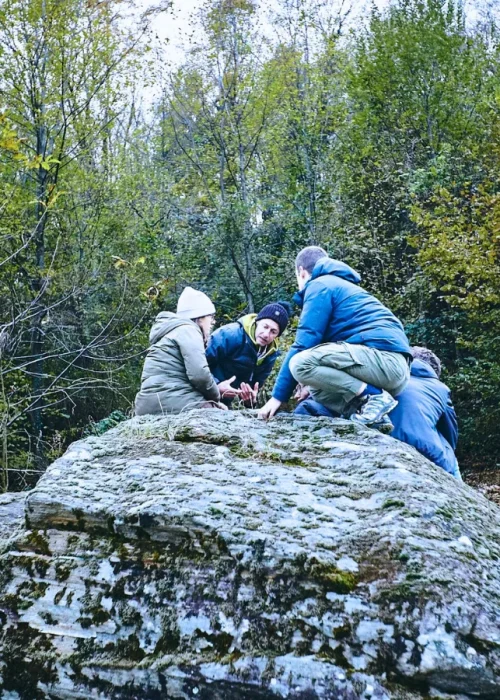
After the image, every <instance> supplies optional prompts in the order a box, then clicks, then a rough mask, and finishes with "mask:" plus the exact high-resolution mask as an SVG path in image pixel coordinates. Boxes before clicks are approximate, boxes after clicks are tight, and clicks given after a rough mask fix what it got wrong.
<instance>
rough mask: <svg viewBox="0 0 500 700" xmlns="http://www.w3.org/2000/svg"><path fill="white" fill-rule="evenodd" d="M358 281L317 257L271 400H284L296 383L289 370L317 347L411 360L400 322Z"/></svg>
mask: <svg viewBox="0 0 500 700" xmlns="http://www.w3.org/2000/svg"><path fill="white" fill-rule="evenodd" d="M360 281H361V277H360V276H359V275H358V273H357V272H356V271H355V270H353V269H352V268H351V267H349V265H346V264H345V263H343V262H340V261H339V260H332V259H331V258H326V257H325V258H320V260H318V262H317V263H316V265H315V267H314V270H313V272H312V277H311V279H310V280H309V281H308V282H307V284H306V285H305V287H304V289H303V290H302V291H301V292H299V293H298V294H296V295H295V297H294V301H296V302H297V304H299V305H300V306H302V314H301V316H300V321H299V326H298V328H297V335H296V338H295V342H294V344H293V345H292V347H291V348H290V350H289V352H288V354H287V356H286V358H285V361H284V362H283V366H282V368H281V370H280V373H279V375H278V378H277V380H276V384H275V385H274V390H273V396H274V398H276V399H278V400H279V401H288V399H289V398H290V396H291V395H292V393H293V390H294V387H295V385H296V382H295V380H294V378H293V377H292V375H291V373H290V370H289V368H288V365H289V363H290V360H291V358H292V357H293V356H294V355H295V354H296V353H298V352H301V351H302V350H308V349H309V348H312V347H314V346H315V345H319V344H320V343H341V342H345V343H352V344H354V345H367V346H368V347H372V348H377V349H378V350H391V351H393V352H401V353H405V354H407V355H408V356H411V352H410V346H409V343H408V339H407V337H406V335H405V332H404V330H403V326H402V325H401V322H400V321H398V319H397V318H396V317H395V316H394V314H393V313H392V312H391V311H389V309H387V308H386V307H385V306H384V305H383V304H382V303H381V302H380V301H379V300H378V299H376V298H375V297H374V296H372V295H371V294H369V293H368V292H367V291H365V290H364V289H362V288H361V287H358V284H359V282H360Z"/></svg>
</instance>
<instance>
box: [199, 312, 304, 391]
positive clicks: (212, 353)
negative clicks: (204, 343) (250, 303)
mask: <svg viewBox="0 0 500 700" xmlns="http://www.w3.org/2000/svg"><path fill="white" fill-rule="evenodd" d="M291 315H292V307H291V305H290V304H289V303H288V302H286V301H283V302H277V303H274V304H267V305H266V306H264V308H263V309H261V311H259V313H258V314H247V315H246V316H243V317H242V318H240V319H238V321H236V322H235V323H228V324H227V325H225V326H221V328H218V329H217V330H216V331H215V332H214V333H213V334H212V336H211V338H210V343H209V345H208V347H207V351H206V355H207V360H208V366H209V367H210V370H211V372H212V374H213V376H214V378H215V381H216V382H217V383H218V384H219V391H220V392H221V397H223V399H225V402H226V403H230V402H231V400H232V399H233V398H234V397H235V396H239V397H240V398H241V399H242V401H244V402H245V403H249V404H252V405H253V404H254V403H255V401H256V399H257V393H258V391H259V387H262V385H263V384H264V382H265V381H266V379H267V378H268V376H269V375H270V373H271V371H272V369H273V366H274V363H275V362H276V360H277V359H278V357H279V355H280V352H279V349H278V338H279V336H280V335H281V334H282V333H283V332H284V330H285V329H286V327H287V325H288V321H289V319H290V316H291Z"/></svg>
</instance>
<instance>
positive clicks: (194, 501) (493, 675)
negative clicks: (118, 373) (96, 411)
mask: <svg viewBox="0 0 500 700" xmlns="http://www.w3.org/2000/svg"><path fill="white" fill-rule="evenodd" d="M1 514H2V509H1V503H0V517H1ZM25 520H26V522H25V525H24V527H23V528H21V529H20V530H19V529H17V530H16V528H19V525H20V522H24V521H22V520H21V521H19V518H18V519H17V520H16V528H14V529H13V530H12V532H14V533H16V532H17V534H16V535H15V537H14V538H13V539H10V540H9V541H8V542H7V544H6V545H5V546H4V553H3V555H2V563H1V567H2V571H3V572H4V574H3V576H2V577H1V580H0V598H1V600H0V610H1V612H0V622H1V637H0V689H1V691H2V693H3V697H5V698H8V697H20V698H30V700H31V698H35V697H40V698H43V697H47V698H48V697H51V698H75V697H98V698H108V697H109V698H111V697H113V698H133V697H134V698H135V697H137V698H139V697H140V698H157V697H158V698H194V697H198V698H200V697H201V698H214V699H215V698H231V700H233V698H234V699H237V698H279V697H281V698H303V699H304V700H305V698H308V699H312V698H318V699H320V698H325V699H326V698H341V699H345V700H348V699H349V700H357V699H359V700H361V699H363V700H365V699H366V700H368V698H373V699H377V700H383V699H384V700H385V699H387V700H390V699H391V698H392V699H394V700H403V699H405V698H406V699H407V700H416V699H417V698H421V699H423V698H425V697H427V696H429V694H435V693H441V697H449V698H457V699H458V698H460V697H462V696H464V695H465V696H467V695H470V696H474V697H484V698H490V699H491V700H493V698H497V697H499V696H500V619H499V612H498V600H499V599H500V572H499V567H498V561H499V557H500V543H499V534H500V510H499V508H498V507H497V506H496V505H495V504H493V503H490V502H488V501H487V500H486V499H484V498H483V497H482V496H481V495H479V494H477V493H475V492H474V491H473V490H472V489H470V488H469V487H467V486H466V485H464V484H460V483H458V482H457V481H456V480H454V479H452V478H451V477H450V476H449V475H447V474H445V473H444V472H443V471H441V470H439V469H438V468H437V467H435V466H434V465H432V464H430V463H429V462H428V461H427V460H425V459H424V458H423V457H421V456H420V455H418V453H417V452H416V451H415V450H413V449H412V448H409V447H407V446H405V445H403V444H402V443H399V442H397V441H395V440H393V439H391V438H390V437H387V436H384V435H381V434H379V433H377V432H376V431H373V430H370V429H369V428H365V427H363V426H357V425H354V424H352V423H349V422H347V421H342V420H335V421H330V420H327V419H304V418H298V417H294V416H285V417H283V418H279V419H276V420H274V421H271V422H269V423H263V422H260V421H258V420H257V419H256V418H255V416H254V415H253V414H252V413H250V412H237V413H230V412H228V413H223V412H217V411H192V412H189V413H187V414H185V415H182V416H177V417H172V418H167V417H164V418H153V417H151V418H149V417H143V418H135V419H132V420H130V421H127V422H125V423H122V424H120V425H119V426H118V427H116V428H115V429H113V430H111V431H109V432H107V433H105V434H104V435H102V436H100V437H88V438H86V439H85V440H82V441H80V442H78V443H75V444H74V445H72V446H71V447H70V448H69V450H68V451H67V453H66V454H65V455H64V456H63V457H61V458H60V459H59V460H57V461H56V462H54V464H53V465H51V467H49V469H48V470H47V472H46V474H45V475H44V476H43V478H42V479H41V480H40V482H39V483H38V485H37V486H36V488H35V489H34V490H33V491H32V492H30V493H29V494H28V496H27V498H26V505H25ZM12 532H11V534H12ZM21 649H28V652H26V653H25V652H24V651H23V653H21ZM13 665H14V666H15V668H16V669H17V672H16V673H13V672H12V667H13ZM27 693H28V694H27ZM30 693H31V695H30ZM16 694H17V695H16Z"/></svg>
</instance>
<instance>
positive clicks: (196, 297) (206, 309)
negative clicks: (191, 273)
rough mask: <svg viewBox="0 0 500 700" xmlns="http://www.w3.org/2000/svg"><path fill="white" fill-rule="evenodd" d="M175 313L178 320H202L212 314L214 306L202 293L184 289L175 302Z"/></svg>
mask: <svg viewBox="0 0 500 700" xmlns="http://www.w3.org/2000/svg"><path fill="white" fill-rule="evenodd" d="M176 313H177V316H179V318H190V319H195V318H202V317H203V316H211V315H212V314H214V313H215V306H214V305H213V304H212V302H211V301H210V299H209V298H208V297H207V295H206V294H203V292H199V291H198V290H197V289H193V288H192V287H186V288H185V289H184V290H183V292H182V294H181V295H180V297H179V301H178V302H177V312H176Z"/></svg>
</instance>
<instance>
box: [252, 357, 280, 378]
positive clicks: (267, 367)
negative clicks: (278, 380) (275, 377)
mask: <svg viewBox="0 0 500 700" xmlns="http://www.w3.org/2000/svg"><path fill="white" fill-rule="evenodd" d="M280 355H281V353H280V351H279V350H277V351H276V352H273V354H272V355H269V357H266V358H265V359H264V361H263V362H262V363H261V364H260V365H257V367H256V369H255V372H254V373H253V378H252V381H253V382H257V383H258V384H259V386H260V387H262V386H263V385H264V382H265V381H266V379H267V378H268V377H269V375H270V374H271V372H272V371H273V367H274V364H275V362H276V360H277V359H278V357H279V356H280Z"/></svg>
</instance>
